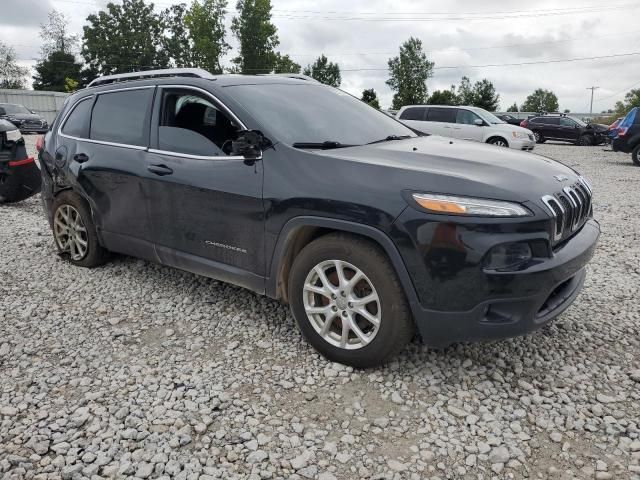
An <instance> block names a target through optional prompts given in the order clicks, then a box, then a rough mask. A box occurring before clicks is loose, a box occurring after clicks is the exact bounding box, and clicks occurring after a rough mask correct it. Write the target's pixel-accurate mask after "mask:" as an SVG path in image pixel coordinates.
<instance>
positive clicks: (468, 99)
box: [458, 77, 474, 105]
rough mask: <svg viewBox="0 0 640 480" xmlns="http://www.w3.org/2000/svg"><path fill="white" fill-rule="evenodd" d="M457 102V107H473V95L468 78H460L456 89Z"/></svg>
mask: <svg viewBox="0 0 640 480" xmlns="http://www.w3.org/2000/svg"><path fill="white" fill-rule="evenodd" d="M458 101H459V102H460V103H459V105H473V102H474V94H473V86H472V85H471V80H469V77H462V79H461V80H460V86H459V87H458Z"/></svg>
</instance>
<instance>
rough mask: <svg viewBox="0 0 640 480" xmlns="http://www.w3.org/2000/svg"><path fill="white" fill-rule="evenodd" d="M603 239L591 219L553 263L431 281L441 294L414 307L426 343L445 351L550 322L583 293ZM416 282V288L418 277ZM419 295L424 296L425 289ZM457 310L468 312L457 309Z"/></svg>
mask: <svg viewBox="0 0 640 480" xmlns="http://www.w3.org/2000/svg"><path fill="white" fill-rule="evenodd" d="M599 235H600V226H599V224H598V222H596V221H595V220H593V219H590V220H589V221H587V223H585V225H584V226H583V227H582V228H581V229H580V230H579V231H578V232H577V233H576V234H575V235H574V236H573V237H571V238H570V239H569V240H567V241H566V242H564V244H562V246H561V247H559V248H556V249H555V251H554V252H553V254H552V256H551V257H550V258H546V259H544V261H541V262H538V263H535V264H533V265H532V266H530V267H528V268H525V269H523V270H519V271H514V272H487V271H478V269H475V270H476V273H475V274H474V273H471V272H472V270H474V269H470V270H469V271H468V272H465V273H462V271H461V272H460V273H459V274H458V275H455V277H458V278H455V280H453V279H452V278H453V277H452V276H451V275H447V277H449V278H450V280H445V278H444V277H443V278H442V279H440V280H439V281H438V279H437V278H433V277H434V276H433V275H431V276H432V278H431V281H430V289H431V290H437V291H436V292H432V291H429V292H426V291H424V288H422V290H423V292H422V294H421V300H420V301H419V302H418V303H417V304H414V303H413V302H410V303H411V307H412V312H413V315H414V319H415V321H416V325H417V327H418V330H419V332H420V335H421V337H422V339H423V341H424V342H425V343H426V344H428V345H431V346H434V347H445V346H447V345H449V344H451V343H454V342H461V341H478V340H487V339H496V338H505V337H513V336H518V335H523V334H526V333H528V332H531V331H533V330H536V329H537V328H540V327H541V326H543V325H544V324H546V323H548V322H550V321H551V320H553V319H554V318H556V317H557V316H558V315H560V314H561V313H562V312H563V311H564V310H565V309H567V308H568V307H569V306H570V305H571V303H572V302H573V301H574V300H575V298H576V297H577V295H578V293H579V292H580V290H581V288H582V285H583V283H584V280H585V277H586V269H585V267H586V264H587V263H588V262H589V260H590V259H591V257H592V256H593V254H594V252H595V248H596V244H597V240H598V237H599ZM469 248H470V249H473V246H469ZM465 257H466V260H462V262H461V263H467V262H468V260H469V258H470V257H469V254H468V253H467V255H466V256H465ZM467 265H468V263H467ZM480 270H481V269H480ZM412 276H413V277H414V278H413V280H414V284H415V279H416V277H415V275H412ZM447 283H449V286H447ZM416 289H417V290H418V293H419V295H420V290H421V288H420V286H418V285H416ZM430 300H432V301H430ZM456 304H457V305H460V306H463V307H465V308H463V309H456V308H455V305H456ZM432 306H435V307H437V308H430V307H432ZM466 307H468V308H466Z"/></svg>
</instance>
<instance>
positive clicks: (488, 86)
mask: <svg viewBox="0 0 640 480" xmlns="http://www.w3.org/2000/svg"><path fill="white" fill-rule="evenodd" d="M472 105H473V106H474V107H479V108H484V109H485V110H488V111H490V112H495V111H496V110H497V109H498V107H499V106H500V95H498V94H497V93H496V89H495V87H494V86H493V83H491V82H490V81H489V80H487V79H486V78H483V79H482V80H480V81H479V82H476V83H475V85H474V87H473V103H472Z"/></svg>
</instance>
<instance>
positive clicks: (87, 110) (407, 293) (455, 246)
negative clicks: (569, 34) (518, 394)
mask: <svg viewBox="0 0 640 480" xmlns="http://www.w3.org/2000/svg"><path fill="white" fill-rule="evenodd" d="M139 76H141V77H143V78H138V77H139ZM476 128H479V127H476ZM509 131H511V130H509ZM40 160H41V163H42V175H43V181H44V188H43V192H42V198H43V203H44V206H45V210H46V215H47V218H48V219H49V222H50V224H51V228H52V231H53V237H54V239H55V243H56V245H57V247H58V250H59V251H60V252H61V254H62V255H63V256H64V257H66V258H67V259H68V261H69V262H71V263H72V264H74V265H77V266H83V267H96V266H98V265H100V264H102V263H103V262H105V261H106V260H107V252H108V251H112V252H120V253H124V254H128V255H133V256H135V257H139V258H144V259H147V260H151V261H155V262H159V263H161V264H164V265H168V266H172V267H176V268H180V269H183V270H188V271H191V272H194V273H197V274H200V275H205V276H209V277H212V278H218V279H221V280H224V281H226V282H230V283H233V284H236V285H239V286H243V287H246V288H248V289H250V290H253V291H255V292H258V293H260V294H266V295H268V296H269V297H272V298H275V299H279V300H281V301H282V302H285V303H288V304H289V305H290V307H291V311H292V313H293V316H294V318H295V320H296V322H297V325H298V327H299V329H300V330H301V332H302V334H303V335H304V337H305V338H306V339H307V340H308V341H309V343H311V345H313V346H314V347H315V348H316V349H317V350H318V351H319V352H321V353H322V354H323V355H324V356H326V357H327V358H329V359H331V360H333V361H336V362H341V363H345V364H349V365H353V366H355V367H367V366H371V365H376V364H379V363H381V362H383V361H385V360H386V359H388V358H390V357H391V356H393V355H394V354H395V353H397V352H398V351H400V349H402V348H403V346H404V345H405V344H406V343H407V342H408V341H409V340H410V339H411V338H412V336H413V335H414V332H415V331H416V329H417V331H418V332H419V333H420V335H421V337H422V339H423V340H424V341H425V342H427V344H429V345H435V346H444V345H448V344H450V343H451V342H455V341H462V340H480V339H486V338H496V337H506V336H513V335H520V334H524V333H525V332H529V331H532V330H534V329H536V328H538V327H540V326H542V325H544V324H546V323H548V322H549V321H551V320H552V319H553V318H555V317H557V316H558V315H559V314H560V313H561V312H562V311H564V310H565V309H566V308H567V307H568V306H569V305H570V304H571V303H572V302H573V301H574V299H575V298H576V296H577V294H578V292H579V291H580V289H581V287H582V284H583V282H584V279H585V275H586V271H585V265H586V264H587V263H588V261H589V259H590V258H591V256H592V255H593V252H594V249H595V246H596V241H597V238H598V235H599V231H600V230H599V226H598V223H597V222H596V221H595V220H594V219H593V215H592V208H591V200H592V192H591V187H590V186H589V184H588V182H587V181H586V180H585V179H584V178H583V177H581V176H580V174H578V173H577V172H576V171H574V170H572V169H571V168H569V167H567V166H564V165H562V164H561V163H559V162H555V161H553V160H549V159H546V158H542V157H538V156H534V155H529V154H527V153H523V152H516V151H512V150H509V149H497V148H494V147H491V146H489V145H481V144H476V143H473V142H455V141H454V142H452V141H451V140H450V139H445V138H442V137H439V136H420V135H417V134H416V133H414V131H413V130H411V129H409V128H407V127H406V126H404V125H403V124H402V123H400V122H398V121H397V120H395V119H393V118H391V117H389V116H388V115H386V114H384V113H382V112H380V111H378V110H376V109H374V108H372V107H370V106H369V105H367V104H365V103H363V102H361V101H360V100H358V99H357V98H355V97H352V96H351V95H349V94H347V93H345V92H342V91H340V90H338V89H335V88H332V87H329V86H326V85H323V84H321V83H319V82H316V81H314V80H309V79H301V78H287V77H286V76H274V75H257V76H250V75H236V76H234V75H216V76H214V75H211V74H210V73H208V72H205V71H203V70H198V69H177V70H160V71H155V72H141V73H139V74H121V75H115V76H107V77H101V78H99V79H97V80H94V81H93V82H92V83H91V84H90V85H89V87H88V88H86V89H83V90H81V91H79V92H76V93H75V94H73V95H72V96H70V97H69V98H68V99H67V101H66V102H65V105H64V107H63V109H62V112H61V113H60V115H59V116H58V118H57V119H56V121H55V122H54V124H53V127H52V130H51V131H50V132H49V133H47V135H46V136H45V140H44V146H43V149H42V150H41V152H40Z"/></svg>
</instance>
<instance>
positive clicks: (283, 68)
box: [273, 52, 301, 73]
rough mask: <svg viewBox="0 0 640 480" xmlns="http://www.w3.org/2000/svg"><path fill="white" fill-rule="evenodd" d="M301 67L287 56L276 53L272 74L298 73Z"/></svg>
mask: <svg viewBox="0 0 640 480" xmlns="http://www.w3.org/2000/svg"><path fill="white" fill-rule="evenodd" d="M300 70H301V67H300V65H298V64H297V63H296V62H294V61H293V60H291V58H289V55H282V54H281V53H280V52H278V53H276V61H275V64H274V65H273V73H300Z"/></svg>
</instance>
